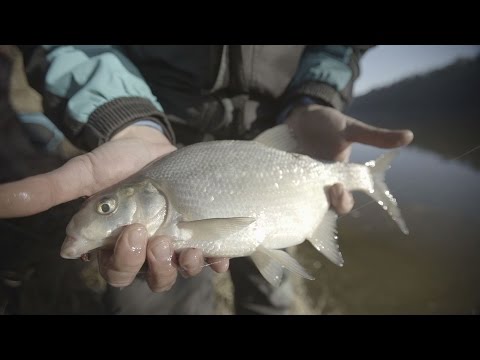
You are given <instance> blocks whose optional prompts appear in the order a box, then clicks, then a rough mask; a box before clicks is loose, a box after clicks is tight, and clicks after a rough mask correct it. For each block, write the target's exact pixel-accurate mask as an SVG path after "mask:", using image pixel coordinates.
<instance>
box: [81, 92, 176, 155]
mask: <svg viewBox="0 0 480 360" xmlns="http://www.w3.org/2000/svg"><path fill="white" fill-rule="evenodd" d="M143 119H149V120H151V121H154V122H156V123H158V124H160V125H161V126H162V127H163V129H164V130H165V131H164V133H165V136H166V137H167V138H168V140H169V141H170V142H171V143H172V144H175V136H174V133H173V130H172V127H171V125H170V122H169V121H168V119H167V117H166V115H165V114H164V113H163V112H161V111H159V110H158V109H157V108H156V107H155V106H154V105H153V104H152V102H151V101H150V100H148V99H145V98H142V97H121V98H117V99H114V100H111V101H109V102H107V103H105V104H103V105H102V106H100V107H98V108H97V109H96V110H95V111H94V112H93V113H92V114H90V116H89V118H88V121H87V123H86V124H85V127H84V129H83V130H82V133H81V134H80V137H81V138H82V142H83V145H84V148H86V149H87V150H92V149H94V148H96V147H98V146H99V145H101V144H103V143H105V142H107V141H109V140H110V139H111V138H112V136H113V135H114V134H115V133H117V132H118V131H120V130H122V129H124V128H125V127H127V126H128V125H130V124H131V123H133V122H135V121H137V120H143Z"/></svg>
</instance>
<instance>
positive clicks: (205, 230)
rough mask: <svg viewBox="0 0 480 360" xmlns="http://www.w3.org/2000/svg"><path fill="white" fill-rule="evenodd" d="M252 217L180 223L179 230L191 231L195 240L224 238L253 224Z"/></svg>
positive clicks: (253, 219)
mask: <svg viewBox="0 0 480 360" xmlns="http://www.w3.org/2000/svg"><path fill="white" fill-rule="evenodd" d="M255 220H256V219H255V218H252V217H233V218H212V219H202V220H194V221H181V222H179V223H178V227H179V228H180V229H186V230H190V231H192V237H194V238H195V239H198V240H199V239H205V240H212V238H225V237H227V236H229V235H232V234H235V233H237V232H239V231H240V230H242V229H245V228H246V227H248V226H249V225H250V224H252V223H253V222H255Z"/></svg>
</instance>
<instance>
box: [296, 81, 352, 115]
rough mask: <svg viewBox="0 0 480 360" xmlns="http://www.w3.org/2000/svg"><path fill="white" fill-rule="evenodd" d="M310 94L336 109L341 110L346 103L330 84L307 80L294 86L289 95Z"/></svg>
mask: <svg viewBox="0 0 480 360" xmlns="http://www.w3.org/2000/svg"><path fill="white" fill-rule="evenodd" d="M302 95H304V96H310V97H312V98H316V99H319V100H322V101H324V102H325V103H326V105H328V106H331V107H333V108H335V109H337V110H340V111H342V110H343V109H344V108H345V106H346V105H347V101H346V100H345V99H343V97H342V95H341V94H340V93H339V92H338V91H337V90H335V89H334V88H333V87H332V86H330V85H328V84H325V83H319V82H309V83H306V84H304V85H302V86H301V87H299V88H296V89H295V90H294V91H293V92H292V93H291V94H290V97H298V96H302Z"/></svg>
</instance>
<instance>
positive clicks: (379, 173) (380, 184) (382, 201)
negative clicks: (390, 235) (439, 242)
mask: <svg viewBox="0 0 480 360" xmlns="http://www.w3.org/2000/svg"><path fill="white" fill-rule="evenodd" d="M398 153H399V151H398V150H394V151H390V152H388V153H386V154H383V155H381V156H380V157H379V158H378V159H376V160H373V161H369V162H367V163H366V164H365V165H366V166H367V167H369V170H370V174H371V176H372V180H373V190H370V191H369V192H368V195H370V196H371V197H372V198H373V199H374V200H375V201H377V203H378V204H379V205H380V206H381V207H382V208H383V209H384V210H385V211H386V212H388V214H389V215H390V216H391V218H392V219H393V221H395V222H396V223H397V225H398V226H399V228H400V230H401V231H402V232H403V233H404V234H405V235H408V233H409V231H408V228H407V225H406V224H405V221H404V220H403V217H402V214H401V213H400V208H399V207H398V204H397V200H396V199H395V198H394V197H393V195H392V194H391V193H390V191H389V189H388V186H387V184H386V183H385V173H386V171H387V170H388V169H390V167H391V165H390V164H391V162H392V161H393V159H395V158H396V157H397V155H398Z"/></svg>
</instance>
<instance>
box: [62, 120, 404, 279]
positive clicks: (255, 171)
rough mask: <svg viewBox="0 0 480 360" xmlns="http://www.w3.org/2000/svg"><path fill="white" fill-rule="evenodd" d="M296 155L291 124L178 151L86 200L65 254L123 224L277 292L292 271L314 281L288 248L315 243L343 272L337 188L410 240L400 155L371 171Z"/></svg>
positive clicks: (97, 242)
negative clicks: (366, 203)
mask: <svg viewBox="0 0 480 360" xmlns="http://www.w3.org/2000/svg"><path fill="white" fill-rule="evenodd" d="M298 149H299V146H298V143H297V141H296V139H295V137H294V135H293V134H292V132H291V130H290V129H289V128H288V127H287V125H278V126H276V127H273V128H271V129H269V130H267V131H265V132H264V133H262V134H260V135H259V136H258V137H257V138H255V139H253V140H213V141H208V142H201V143H197V144H193V145H189V146H185V147H183V148H179V149H177V150H176V151H174V152H172V153H170V154H168V155H166V156H164V157H162V158H159V159H157V160H154V161H153V162H151V163H150V164H148V165H147V166H145V167H144V168H143V169H141V170H140V171H139V172H137V173H136V174H134V175H132V176H130V177H129V178H127V179H126V180H124V181H121V182H119V183H118V184H116V185H114V186H112V187H110V188H108V189H105V190H103V191H101V192H99V193H97V194H95V195H93V196H91V197H90V198H88V199H87V200H86V201H85V203H84V204H83V205H82V207H81V208H80V209H79V211H78V212H77V213H76V214H75V215H74V216H73V217H72V219H71V220H70V222H69V224H68V226H67V228H66V234H67V237H66V239H65V241H64V243H63V245H62V248H61V252H60V255H61V256H62V257H63V258H66V259H76V258H80V257H82V255H83V254H85V253H88V252H91V251H93V250H96V249H98V248H101V247H106V246H113V245H114V243H115V240H116V238H117V237H118V235H119V234H120V232H121V231H122V229H123V227H125V226H126V225H129V224H133V223H140V224H143V225H144V226H145V227H146V229H147V232H148V234H149V236H150V237H151V236H154V235H166V236H169V237H171V239H172V243H173V247H174V249H175V251H179V250H181V249H185V248H197V249H200V250H202V252H203V254H204V255H205V256H206V257H227V258H236V257H250V258H251V259H252V261H253V263H254V264H255V265H256V267H257V268H258V270H259V272H260V273H261V274H262V275H263V277H264V278H265V279H266V280H267V281H268V282H269V283H270V284H272V285H273V286H279V285H280V283H281V282H282V279H284V273H285V271H291V272H292V273H294V274H297V275H298V276H301V277H303V278H305V279H310V280H313V279H314V278H313V276H312V275H310V274H309V273H308V271H307V270H306V269H305V268H304V267H303V266H302V265H301V264H300V263H299V262H298V261H297V260H295V259H294V258H293V257H292V256H291V255H290V254H288V252H287V251H285V249H288V248H290V247H294V246H297V245H299V244H301V243H303V242H304V241H309V242H310V243H311V244H312V245H313V247H314V248H315V249H316V250H318V251H319V252H320V253H321V254H323V255H324V256H325V257H326V258H327V259H328V260H329V261H331V262H333V263H334V264H336V265H338V266H343V264H344V260H343V256H342V254H341V251H340V249H339V245H338V237H337V218H338V216H337V214H336V213H335V212H334V211H333V210H332V209H331V207H330V203H329V198H328V196H327V189H328V187H330V186H331V185H333V184H335V183H341V184H343V185H344V187H345V188H346V190H348V191H363V192H365V193H367V194H368V195H370V196H371V197H372V198H373V199H374V200H375V201H376V202H377V203H378V204H379V205H380V206H381V207H382V208H383V209H384V210H385V211H387V212H388V214H389V215H390V217H391V218H392V219H393V221H395V222H396V224H397V225H398V226H399V228H400V230H401V231H402V232H403V233H405V234H408V228H407V226H406V224H405V221H404V220H403V218H402V215H401V213H400V209H399V207H398V204H397V201H396V199H395V198H394V197H393V195H392V194H391V193H390V191H389V189H388V187H387V185H386V183H385V172H386V171H387V170H388V169H389V168H390V166H391V162H392V160H393V159H394V158H395V157H396V156H397V155H398V151H399V150H398V149H397V150H394V151H391V152H388V153H386V154H384V155H382V156H380V157H379V158H378V159H376V160H374V161H369V162H367V163H365V164H356V163H343V162H324V161H319V160H317V159H314V158H312V157H310V156H308V155H304V154H302V153H301V152H300V151H299V150H298Z"/></svg>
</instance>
